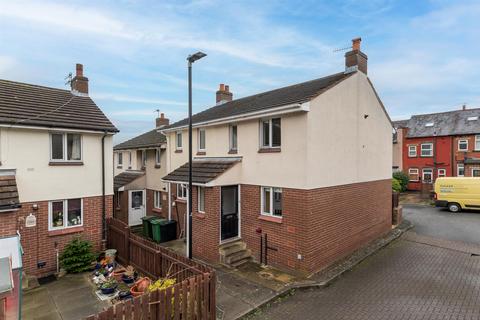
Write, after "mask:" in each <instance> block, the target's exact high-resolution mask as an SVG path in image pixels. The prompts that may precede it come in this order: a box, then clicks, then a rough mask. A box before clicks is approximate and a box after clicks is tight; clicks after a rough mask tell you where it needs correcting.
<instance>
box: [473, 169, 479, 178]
mask: <svg viewBox="0 0 480 320" xmlns="http://www.w3.org/2000/svg"><path fill="white" fill-rule="evenodd" d="M472 177H480V168H472Z"/></svg>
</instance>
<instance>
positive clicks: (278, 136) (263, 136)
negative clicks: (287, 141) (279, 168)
mask: <svg viewBox="0 0 480 320" xmlns="http://www.w3.org/2000/svg"><path fill="white" fill-rule="evenodd" d="M281 145H282V124H281V120H280V118H271V119H265V120H262V121H261V123H260V146H261V147H262V148H279V147H280V146H281Z"/></svg>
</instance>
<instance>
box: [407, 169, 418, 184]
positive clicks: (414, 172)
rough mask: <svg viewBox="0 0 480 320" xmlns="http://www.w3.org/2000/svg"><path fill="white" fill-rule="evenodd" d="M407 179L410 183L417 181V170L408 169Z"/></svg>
mask: <svg viewBox="0 0 480 320" xmlns="http://www.w3.org/2000/svg"><path fill="white" fill-rule="evenodd" d="M408 177H409V179H410V181H418V169H417V168H410V169H408Z"/></svg>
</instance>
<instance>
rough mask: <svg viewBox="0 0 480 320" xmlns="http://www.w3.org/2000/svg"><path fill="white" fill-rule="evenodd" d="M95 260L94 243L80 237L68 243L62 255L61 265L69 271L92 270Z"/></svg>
mask: <svg viewBox="0 0 480 320" xmlns="http://www.w3.org/2000/svg"><path fill="white" fill-rule="evenodd" d="M94 260H95V256H94V254H93V250H92V244H91V243H90V242H89V241H86V240H82V239H80V238H79V237H77V238H74V239H73V240H72V241H71V242H70V243H68V244H67V245H66V246H65V249H64V250H63V252H62V254H61V255H60V265H61V266H62V267H63V268H64V269H65V270H66V271H67V272H69V273H78V272H84V271H88V270H90V268H91V265H92V262H93V261H94Z"/></svg>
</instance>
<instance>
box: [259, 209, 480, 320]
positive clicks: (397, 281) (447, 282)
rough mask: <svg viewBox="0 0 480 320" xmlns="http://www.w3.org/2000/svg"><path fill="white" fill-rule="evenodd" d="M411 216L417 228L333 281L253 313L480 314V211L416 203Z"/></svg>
mask: <svg viewBox="0 0 480 320" xmlns="http://www.w3.org/2000/svg"><path fill="white" fill-rule="evenodd" d="M405 216H406V217H408V218H409V219H411V220H412V221H414V222H415V223H417V226H416V228H415V229H414V231H410V232H409V233H408V234H407V235H405V236H403V237H402V238H401V239H400V240H397V241H395V242H394V243H392V244H391V245H389V246H388V247H387V248H385V249H383V250H381V251H380V252H378V253H377V254H375V255H374V256H372V257H370V258H368V259H366V260H365V261H364V262H362V263H361V264H360V265H358V266H357V267H355V268H354V269H353V270H352V271H351V272H348V273H346V274H345V275H344V276H343V277H342V278H340V279H339V280H338V281H336V282H334V283H333V284H332V285H331V286H330V287H328V288H325V289H316V290H308V291H298V292H297V293H295V294H294V295H293V296H291V297H289V298H286V299H283V300H280V301H278V302H275V303H273V304H272V305H271V306H270V307H269V308H266V309H264V310H262V311H260V312H258V313H257V314H256V315H255V316H254V317H252V318H255V319H345V320H346V319H352V320H353V319H355V320H361V319H388V320H394V319H409V320H412V319H479V318H480V303H479V301H480V257H479V256H472V254H471V253H480V241H479V238H478V235H477V234H476V233H478V232H480V231H478V230H480V229H479V228H478V226H479V225H480V215H475V214H471V215H469V214H461V215H458V216H456V215H451V214H449V213H447V212H441V211H438V210H437V209H433V208H422V207H414V206H412V207H410V206H408V207H407V208H406V212H405ZM457 219H458V220H457ZM432 220H435V222H434V223H432V225H431V226H429V225H428V224H429V223H430V222H431V221H432ZM472 225H473V226H476V228H477V229H476V230H477V231H476V232H475V230H474V229H475V228H474V227H472ZM415 232H419V234H417V233H415ZM440 237H446V238H440ZM458 240H471V241H474V242H475V243H469V244H468V243H464V242H460V241H458Z"/></svg>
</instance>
